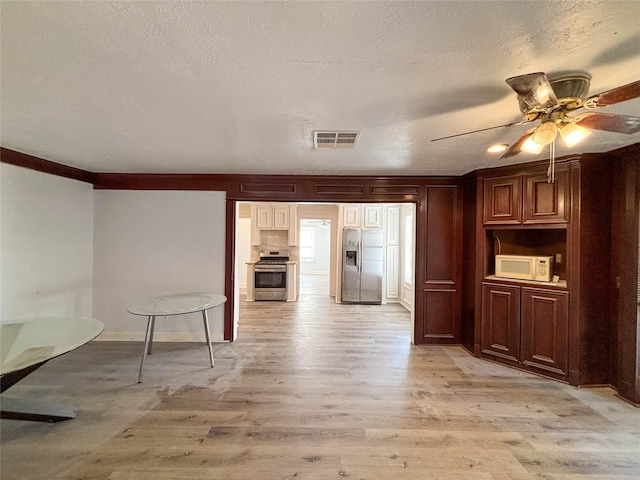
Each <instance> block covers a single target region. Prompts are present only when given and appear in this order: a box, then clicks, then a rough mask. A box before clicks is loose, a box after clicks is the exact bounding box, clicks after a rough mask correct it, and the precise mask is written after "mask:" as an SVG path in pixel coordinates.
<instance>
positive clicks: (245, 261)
mask: <svg viewBox="0 0 640 480" xmlns="http://www.w3.org/2000/svg"><path fill="white" fill-rule="evenodd" d="M236 211H237V219H236V222H237V223H236V228H237V238H236V278H237V279H238V285H239V291H240V294H244V297H243V298H245V299H246V300H247V301H262V300H274V301H288V302H293V301H296V300H297V299H298V295H299V293H300V277H301V275H309V274H313V275H317V274H324V275H327V276H328V279H329V281H328V284H329V287H328V291H326V294H327V295H330V296H332V297H334V298H335V301H336V302H337V303H344V304H360V303H363V304H373V305H375V304H385V303H400V304H402V305H404V306H405V307H406V308H407V309H409V310H411V309H412V304H413V258H412V252H413V245H414V235H415V233H414V230H415V229H414V224H413V223H414V218H415V206H414V205H413V204H410V203H398V204H346V203H342V204H338V203H326V204H325V203H323V204H312V203H288V202H269V203H267V202H239V203H238V208H237V210H236ZM314 227H317V228H314ZM301 232H302V234H301ZM318 235H322V238H323V239H325V237H326V236H327V235H328V236H329V238H328V249H327V251H326V253H323V252H319V253H318V254H319V255H323V254H326V255H327V256H328V258H327V259H326V267H325V266H322V267H320V269H321V270H325V269H326V271H315V270H313V265H311V264H310V263H309V262H313V261H315V260H316V259H315V256H317V255H313V253H310V252H311V251H312V250H310V249H313V248H314V246H315V247H316V248H317V244H318V243H320V242H319V241H316V242H315V245H314V236H315V238H318ZM323 241H326V239H325V240H323ZM319 250H320V249H319ZM274 264H276V265H274ZM323 265H324V263H323ZM265 270H267V272H265ZM275 270H277V272H276V271H275ZM316 270H317V269H316ZM256 278H257V280H256ZM271 283H272V284H271ZM264 287H268V288H270V289H273V288H276V289H277V288H281V290H280V291H279V292H277V293H272V290H269V291H268V292H267V291H266V289H264ZM314 293H324V292H314Z"/></svg>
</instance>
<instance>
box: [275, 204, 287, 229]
mask: <svg viewBox="0 0 640 480" xmlns="http://www.w3.org/2000/svg"><path fill="white" fill-rule="evenodd" d="M273 230H289V205H287V204H285V205H274V206H273Z"/></svg>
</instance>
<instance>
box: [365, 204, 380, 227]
mask: <svg viewBox="0 0 640 480" xmlns="http://www.w3.org/2000/svg"><path fill="white" fill-rule="evenodd" d="M362 210H363V216H364V219H363V221H362V226H363V227H364V228H382V205H364V206H363V208H362Z"/></svg>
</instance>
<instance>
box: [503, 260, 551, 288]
mask: <svg viewBox="0 0 640 480" xmlns="http://www.w3.org/2000/svg"><path fill="white" fill-rule="evenodd" d="M495 275H496V277H503V278H515V279H518V280H534V281H537V282H550V281H551V278H552V276H553V257H535V256H529V255H496V274H495Z"/></svg>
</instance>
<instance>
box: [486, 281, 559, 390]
mask: <svg viewBox="0 0 640 480" xmlns="http://www.w3.org/2000/svg"><path fill="white" fill-rule="evenodd" d="M568 323H569V294H568V293H567V292H564V291H560V290H552V289H545V288H534V287H528V286H526V287H525V286H522V287H521V286H516V285H506V284H497V283H488V282H485V283H483V284H482V337H481V338H482V340H481V341H482V344H481V347H482V355H483V356H485V357H489V358H492V359H494V360H496V361H499V362H502V363H506V364H509V365H512V366H517V367H519V368H524V369H526V370H531V371H536V372H538V373H543V374H545V375H549V376H551V377H554V378H558V379H561V380H565V379H566V377H567V373H568V327H569V325H568Z"/></svg>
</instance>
